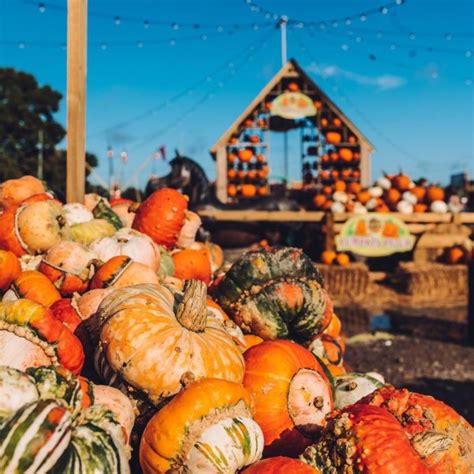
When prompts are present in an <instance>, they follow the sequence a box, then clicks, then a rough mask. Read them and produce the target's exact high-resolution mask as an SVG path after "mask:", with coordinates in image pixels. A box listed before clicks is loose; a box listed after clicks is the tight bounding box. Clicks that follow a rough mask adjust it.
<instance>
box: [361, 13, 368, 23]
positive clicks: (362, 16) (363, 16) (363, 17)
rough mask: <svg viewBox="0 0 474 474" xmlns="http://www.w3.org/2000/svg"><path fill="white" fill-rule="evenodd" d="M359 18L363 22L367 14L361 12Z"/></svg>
mask: <svg viewBox="0 0 474 474" xmlns="http://www.w3.org/2000/svg"><path fill="white" fill-rule="evenodd" d="M359 20H360V21H362V22H364V21H366V20H367V15H365V14H364V13H362V15H361V16H360V17H359Z"/></svg>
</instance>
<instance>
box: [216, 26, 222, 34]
mask: <svg viewBox="0 0 474 474" xmlns="http://www.w3.org/2000/svg"><path fill="white" fill-rule="evenodd" d="M223 31H224V27H223V26H221V25H219V26H218V27H217V32H218V33H222V32H223Z"/></svg>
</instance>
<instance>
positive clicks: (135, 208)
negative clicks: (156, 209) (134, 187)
mask: <svg viewBox="0 0 474 474" xmlns="http://www.w3.org/2000/svg"><path fill="white" fill-rule="evenodd" d="M139 207H140V203H139V202H134V203H132V204H130V206H129V208H128V212H137V211H138V208H139Z"/></svg>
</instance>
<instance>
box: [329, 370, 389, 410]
mask: <svg viewBox="0 0 474 474" xmlns="http://www.w3.org/2000/svg"><path fill="white" fill-rule="evenodd" d="M333 383H334V408H337V409H338V410H341V409H342V408H344V407H346V406H349V405H352V404H354V403H356V402H358V401H359V400H360V399H362V398H364V397H365V396H366V395H369V394H370V393H372V392H374V391H375V390H377V389H378V388H381V387H383V386H384V384H385V380H384V378H383V376H382V375H380V374H378V373H377V372H367V373H366V374H364V373H358V372H350V373H347V374H342V375H337V376H336V377H334V379H333Z"/></svg>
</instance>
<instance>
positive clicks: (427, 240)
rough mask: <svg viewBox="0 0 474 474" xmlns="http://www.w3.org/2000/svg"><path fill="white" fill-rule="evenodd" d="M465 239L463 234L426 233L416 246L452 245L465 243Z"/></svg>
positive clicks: (419, 247) (442, 246)
mask: <svg viewBox="0 0 474 474" xmlns="http://www.w3.org/2000/svg"><path fill="white" fill-rule="evenodd" d="M465 240H466V236H465V235H463V234H424V235H423V236H422V237H421V238H420V240H419V241H418V242H417V244H416V248H417V249H421V248H440V247H441V248H445V247H452V246H454V245H461V244H463V243H464V242H465Z"/></svg>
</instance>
